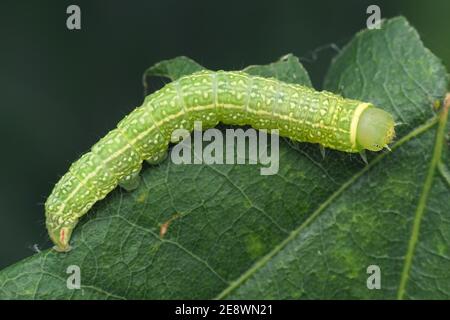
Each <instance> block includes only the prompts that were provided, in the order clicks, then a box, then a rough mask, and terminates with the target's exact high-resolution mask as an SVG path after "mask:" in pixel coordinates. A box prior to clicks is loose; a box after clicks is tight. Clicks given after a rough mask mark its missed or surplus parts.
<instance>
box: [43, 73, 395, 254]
mask: <svg viewBox="0 0 450 320" xmlns="http://www.w3.org/2000/svg"><path fill="white" fill-rule="evenodd" d="M194 121H202V127H203V129H207V128H211V127H214V126H216V125H217V124H218V123H219V122H222V123H225V124H233V125H251V126H252V127H254V128H255V129H268V130H270V129H278V130H279V134H280V135H281V136H285V137H288V138H290V139H292V140H297V141H304V142H312V143H319V144H321V145H322V146H324V147H328V148H332V149H336V150H340V151H344V152H360V151H362V150H364V149H369V150H373V151H378V150H381V149H382V148H383V147H387V145H388V144H389V143H390V142H391V141H392V139H393V137H394V120H393V118H392V116H391V115H390V114H389V113H387V112H385V111H383V110H382V109H379V108H376V107H374V106H373V105H372V104H370V103H366V102H362V101H357V100H351V99H345V98H343V97H341V96H339V95H336V94H333V93H330V92H325V91H322V92H319V91H315V90H314V89H311V88H308V87H304V86H301V85H296V84H288V83H285V82H281V81H278V80H275V79H272V78H263V77H258V76H251V75H248V74H246V73H244V72H238V71H217V72H213V71H200V72H197V73H194V74H192V75H188V76H184V77H181V78H179V79H178V80H176V81H174V82H171V83H169V84H167V85H166V86H164V87H163V88H162V89H160V90H158V91H156V92H155V93H153V94H151V95H149V96H147V97H146V98H145V100H144V103H143V104H142V106H140V107H138V108H136V109H135V110H134V111H133V112H131V113H130V114H129V115H127V116H126V117H125V118H124V119H123V120H122V121H120V122H119V124H118V125H117V127H116V128H115V129H114V130H112V131H110V132H109V133H108V134H107V135H106V136H105V137H103V138H102V139H100V140H99V141H98V142H97V143H96V144H95V145H94V146H93V147H92V148H91V151H90V152H88V153H86V154H84V155H83V156H82V157H81V158H80V159H79V160H77V161H76V162H74V163H73V164H72V165H71V166H70V168H69V171H68V172H67V173H66V174H65V175H64V176H63V177H62V178H61V179H60V180H59V182H58V183H57V184H56V185H55V187H54V189H53V191H52V193H51V194H50V196H49V197H48V199H47V201H46V203H45V211H46V226H47V229H48V232H49V236H50V238H51V239H52V241H53V242H54V244H55V249H56V250H58V251H68V250H69V249H70V246H69V241H70V237H71V234H72V230H73V229H74V228H75V226H76V224H77V222H78V220H79V218H80V217H81V216H83V215H84V214H86V213H87V212H88V211H89V209H90V208H91V207H92V206H93V204H94V203H95V202H97V201H98V200H101V199H103V198H104V197H105V196H106V195H107V194H108V193H109V192H110V191H111V190H113V189H114V188H115V187H116V186H117V185H118V184H120V185H121V186H123V187H125V188H129V189H132V188H133V187H135V186H136V181H137V178H138V173H139V171H140V170H141V165H142V162H143V161H144V160H146V161H149V162H150V163H155V162H158V161H159V160H161V159H162V158H163V157H164V156H165V154H166V152H167V149H168V145H169V143H170V138H171V134H172V132H173V131H174V130H175V129H181V128H183V129H187V130H188V131H192V130H193V128H194Z"/></svg>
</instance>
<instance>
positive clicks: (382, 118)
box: [356, 107, 395, 151]
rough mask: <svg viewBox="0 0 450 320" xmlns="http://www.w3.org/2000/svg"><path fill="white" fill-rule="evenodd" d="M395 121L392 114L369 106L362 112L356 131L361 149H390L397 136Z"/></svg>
mask: <svg viewBox="0 0 450 320" xmlns="http://www.w3.org/2000/svg"><path fill="white" fill-rule="evenodd" d="M394 127H395V122H394V118H393V117H392V115H391V114H390V113H388V112H386V111H384V110H382V109H379V108H375V107H372V108H367V109H366V110H364V112H363V113H362V114H361V117H360V118H359V122H358V128H357V131H356V141H357V143H358V146H359V148H360V149H367V150H370V151H380V150H382V149H383V148H387V149H389V146H388V145H389V144H390V143H391V142H392V140H393V139H394V138H395V129H394Z"/></svg>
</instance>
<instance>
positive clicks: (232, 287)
mask: <svg viewBox="0 0 450 320" xmlns="http://www.w3.org/2000/svg"><path fill="white" fill-rule="evenodd" d="M439 120H440V117H439V116H434V117H432V118H430V119H429V120H428V121H426V122H425V123H424V124H422V125H420V126H418V127H416V128H415V129H413V130H411V131H410V132H409V133H408V134H407V135H405V136H403V137H402V138H401V139H400V140H398V141H397V142H396V143H395V144H394V145H393V146H392V147H391V149H392V151H394V150H396V149H398V148H399V147H400V146H401V145H403V144H404V143H406V142H408V141H409V140H411V139H413V138H414V137H417V136H419V135H420V134H422V133H424V132H426V131H427V130H429V129H430V128H432V127H433V126H434V125H435V124H436V123H437V122H438V121H439ZM388 154H389V153H382V154H380V155H378V156H377V157H375V158H374V159H373V160H372V161H371V162H370V163H369V164H368V165H366V166H365V167H364V168H363V169H362V170H360V171H359V172H357V173H355V174H354V175H353V176H352V177H351V178H350V179H349V180H347V182H345V183H344V184H343V185H342V186H341V187H340V188H339V189H337V190H336V191H335V192H334V193H333V194H332V195H331V196H330V197H329V198H328V199H327V200H326V201H325V202H323V203H322V204H321V205H320V206H319V207H318V208H317V209H316V210H315V211H314V212H313V213H312V214H311V215H310V216H309V217H308V219H306V220H305V221H304V222H303V223H302V224H301V225H300V226H299V227H298V228H296V229H294V230H293V231H292V232H291V233H290V235H289V236H288V237H287V238H286V239H284V240H283V241H282V242H280V243H279V244H278V245H276V246H275V247H274V248H273V249H272V250H271V251H270V252H269V253H268V254H266V255H265V256H263V257H262V258H261V259H259V260H258V261H256V262H255V263H254V264H253V265H252V266H251V267H250V268H249V269H248V270H247V271H245V272H244V273H243V274H242V275H241V276H240V277H238V278H237V279H236V280H234V281H232V282H231V283H230V285H229V286H228V287H226V288H225V289H224V290H222V292H220V293H219V294H218V295H217V296H216V297H215V298H213V299H215V300H218V299H224V298H225V297H226V296H228V295H229V294H230V293H231V292H232V291H234V290H236V289H237V288H238V287H239V286H240V285H241V284H243V283H244V282H245V281H246V280H247V279H249V278H250V277H251V276H252V275H253V274H254V273H256V272H257V271H258V270H259V269H261V268H262V267H263V266H265V265H266V264H267V262H269V261H270V259H271V258H272V257H274V256H275V255H276V254H277V253H278V252H280V251H281V250H282V249H284V248H285V247H286V246H287V245H288V244H289V243H290V242H291V241H292V240H294V239H295V238H296V237H297V236H298V235H299V234H300V232H301V231H302V230H303V229H305V228H306V227H307V226H309V225H310V224H311V223H312V221H314V220H315V219H316V218H317V217H318V216H319V215H320V213H322V212H323V211H324V210H325V209H326V208H327V207H328V206H329V205H330V204H331V203H332V202H333V201H334V200H335V199H336V198H338V197H339V196H340V195H341V194H342V193H343V192H344V191H345V190H346V189H348V188H349V187H350V186H352V185H353V184H354V183H355V182H356V181H357V180H358V179H359V178H360V177H361V176H363V175H364V174H365V173H366V172H368V171H369V170H370V169H371V168H372V167H374V166H375V165H376V164H377V163H378V162H380V161H381V160H382V159H384V158H385V157H386V156H387V155H388ZM433 159H434V156H433Z"/></svg>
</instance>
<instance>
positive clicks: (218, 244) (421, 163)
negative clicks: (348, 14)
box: [0, 18, 450, 299]
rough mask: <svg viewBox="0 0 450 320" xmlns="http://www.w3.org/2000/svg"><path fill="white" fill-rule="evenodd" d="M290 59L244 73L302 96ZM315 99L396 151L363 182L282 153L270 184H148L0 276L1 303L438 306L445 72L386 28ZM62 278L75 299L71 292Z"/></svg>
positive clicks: (348, 55) (443, 234)
mask: <svg viewBox="0 0 450 320" xmlns="http://www.w3.org/2000/svg"><path fill="white" fill-rule="evenodd" d="M382 48H384V50H382ZM387 51H389V52H391V55H390V54H388V53H389V52H387ZM293 59H296V58H295V57H293V56H290V57H288V58H287V59H284V60H283V59H282V60H281V61H280V62H278V63H275V64H271V65H268V66H266V67H264V66H260V67H249V68H248V69H246V71H248V72H252V73H253V74H261V75H264V76H275V77H277V76H279V77H280V78H282V77H284V78H282V79H283V80H284V81H292V82H297V83H303V84H305V85H309V84H310V82H309V79H308V77H307V75H306V73H305V72H304V71H303V68H302V67H301V66H300V65H299V64H297V62H296V61H292V60H293ZM286 61H291V62H289V63H287V62H286ZM183 68H185V67H183V66H180V69H183ZM164 70H166V71H161V72H160V73H159V75H162V76H166V75H171V74H174V71H173V70H175V68H174V67H173V66H171V63H170V62H167V66H166V67H165V69H164ZM169 70H172V71H169ZM372 71H374V72H375V73H372ZM382 71H383V72H382ZM286 75H290V76H288V77H287V78H286V77H285V76H286ZM294 75H295V77H294ZM299 79H300V80H299ZM325 86H326V88H327V89H328V90H333V91H339V92H342V93H343V94H344V95H346V96H348V97H352V98H364V99H366V100H369V101H372V102H374V103H376V104H377V105H379V106H380V107H383V108H386V109H387V110H391V111H393V112H394V113H395V115H396V117H397V120H399V119H400V120H403V121H404V123H405V125H404V126H403V128H402V129H401V130H400V131H399V132H400V133H399V135H398V137H397V140H396V142H395V144H394V145H393V151H392V152H381V153H374V154H372V155H371V157H369V159H370V160H369V165H368V166H366V165H364V163H363V162H362V161H361V160H359V159H358V157H356V156H354V155H350V154H345V153H341V152H334V151H328V150H327V156H326V158H325V160H323V159H322V156H321V153H320V151H319V150H318V148H317V146H314V145H310V144H299V143H295V144H294V143H292V142H290V141H288V140H284V141H281V143H280V169H279V172H278V174H276V175H272V176H261V175H260V172H259V169H260V167H259V166H256V165H192V166H189V165H184V166H180V165H174V164H172V163H171V162H170V161H165V162H164V163H162V164H161V165H159V166H155V167H150V168H146V169H145V170H144V171H143V181H144V183H143V184H142V185H141V187H140V188H139V189H137V190H136V191H134V192H131V193H126V192H124V191H121V190H120V189H118V190H115V191H114V192H113V193H112V194H111V195H109V196H108V197H107V198H106V199H105V200H103V201H101V202H100V203H98V204H97V205H96V206H95V207H94V209H93V210H92V212H90V213H89V214H88V215H87V216H86V217H85V218H84V219H83V220H82V221H81V223H80V225H79V226H78V227H77V229H76V230H75V232H74V235H73V241H72V245H73V246H74V249H73V250H72V251H71V252H69V253H67V254H59V253H56V252H54V251H50V250H47V251H44V252H41V253H39V254H36V255H34V256H32V257H30V258H28V259H25V260H23V261H21V262H19V263H17V264H15V265H13V266H11V267H9V268H6V269H4V270H3V271H2V272H0V298H3V299H4V298H27V299H29V298H38V299H45V298H52V299H57V298H63V299H80V298H81V299H127V298H128V299H129V298H154V299H164V298H170V299H182V298H190V299H198V298H203V299H209V298H231V299H243V298H245V299H251V298H265V299H270V298H280V299H283V298H290V299H292V298H293V299H297V298H300V299H314V298H364V299H371V298H447V299H448V298H449V297H450V278H449V277H448V276H447V272H448V271H447V270H449V268H450V248H449V239H450V218H449V216H448V215H449V212H450V202H449V201H448V199H449V192H450V183H449V179H448V168H449V165H450V159H449V152H448V146H447V144H444V136H445V133H446V132H447V131H448V127H446V121H447V114H446V112H444V111H445V110H446V109H444V108H441V110H440V111H439V113H435V112H434V111H433V105H434V101H436V100H439V101H442V99H443V95H444V93H445V88H446V86H447V75H446V71H445V69H444V68H443V67H442V65H441V64H440V62H439V61H438V60H437V59H436V58H435V57H434V56H433V55H431V54H430V53H429V52H428V50H426V49H425V48H424V47H423V45H422V43H421V42H420V39H419V38H418V36H417V33H416V32H415V31H414V30H413V29H412V28H411V27H410V26H409V25H408V23H407V22H406V20H405V19H404V18H395V19H391V20H387V21H385V22H384V23H383V24H382V28H381V29H380V30H370V31H369V30H368V31H363V32H361V33H359V34H358V35H357V36H356V37H355V39H354V40H352V41H351V42H350V43H349V45H348V46H347V47H346V48H345V49H344V50H343V51H342V53H341V54H340V55H339V56H338V57H337V58H336V60H335V61H334V63H333V65H332V66H331V68H330V72H329V74H328V75H327V78H326V81H325ZM447 109H448V108H447ZM446 128H447V130H446ZM70 265H77V266H79V267H80V270H81V290H70V289H67V287H66V279H67V277H68V276H69V275H68V274H67V273H66V270H67V268H68V267H69V266H70ZM370 265H377V266H379V268H380V271H381V289H379V290H377V289H373V290H369V289H368V288H367V278H368V277H369V276H370V275H369V274H368V273H367V268H368V266H370Z"/></svg>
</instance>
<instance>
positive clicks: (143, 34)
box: [0, 0, 450, 269]
mask: <svg viewBox="0 0 450 320" xmlns="http://www.w3.org/2000/svg"><path fill="white" fill-rule="evenodd" d="M70 4H77V5H79V6H80V8H81V12H82V30H80V31H69V30H68V29H67V28H66V18H67V14H66V8H67V6H68V5H70ZM370 4H377V5H379V6H380V8H381V14H382V17H383V18H387V17H393V16H396V15H399V14H402V15H405V16H406V17H407V18H408V19H409V21H410V22H411V24H412V25H413V26H414V27H415V28H416V29H417V30H418V31H419V33H420V35H421V37H422V39H423V41H424V42H425V45H426V46H427V47H428V48H430V49H431V51H433V52H434V53H435V54H436V55H437V56H439V57H440V58H441V59H443V61H444V63H445V64H446V65H447V66H450V40H449V37H448V32H449V31H450V19H449V18H448V13H449V12H450V1H448V0H433V1H412V0H408V1H406V0H405V1H399V0H397V1H392V0H390V1H362V0H351V1H350V0H347V1H319V0H316V1H311V0H310V1H281V0H277V1H266V0H258V1H234V0H227V1H211V0H209V1H206V0H205V1H194V0H192V1H181V0H178V1H175V0H164V1H156V0H154V1H127V2H125V1H106V0H102V1H100V0H97V1H93V0H91V1H77V0H73V1H61V0H53V1H31V0H30V1H20V0H16V1H5V0H3V1H2V2H1V4H0V41H1V49H0V67H1V69H0V93H1V100H2V101H1V104H0V119H1V127H0V130H1V131H0V133H1V137H2V148H1V156H0V164H1V167H0V168H1V169H0V170H1V171H0V173H1V184H0V269H1V268H3V267H5V266H7V265H10V264H12V263H14V262H16V261H18V260H19V259H21V258H24V257H26V256H29V255H31V254H33V246H35V245H37V246H38V247H39V248H40V249H43V248H47V247H49V246H50V243H49V242H48V240H47V235H46V231H45V226H44V208H43V203H44V202H45V199H46V196H47V195H48V194H49V193H50V191H51V189H52V187H53V185H54V183H56V181H57V180H58V178H59V177H60V176H61V175H62V174H64V173H65V171H66V170H67V169H68V166H69V165H70V163H71V162H72V161H74V160H76V159H77V158H78V157H79V156H80V155H81V154H82V153H83V152H84V151H87V150H88V149H89V147H90V146H91V145H92V144H94V143H95V142H96V141H97V140H98V139H99V138H100V137H102V136H103V135H104V134H105V133H107V132H108V131H109V130H110V129H112V128H113V127H114V126H115V125H116V123H117V122H118V121H119V120H120V119H121V118H122V117H123V116H124V115H125V114H127V113H129V112H130V111H131V110H132V109H133V108H134V107H136V106H138V105H139V104H140V103H141V101H142V98H143V95H142V85H141V75H142V72H143V71H144V70H145V69H146V68H147V67H148V66H150V65H152V64H154V63H155V62H158V61H160V60H163V59H168V58H172V57H175V56H178V55H187V56H189V57H191V58H193V59H195V60H196V61H198V62H199V63H201V64H203V65H204V66H206V67H208V68H211V69H241V68H243V67H245V66H247V65H249V64H264V63H268V62H271V61H274V60H276V59H278V58H279V57H280V56H281V55H284V54H285V53H289V52H292V53H294V54H295V55H297V56H299V57H301V61H302V62H303V64H304V66H305V67H306V69H307V70H308V71H309V72H310V75H311V78H312V80H313V84H314V85H315V87H316V88H320V87H321V83H322V79H323V77H324V75H325V72H326V70H327V68H328V66H329V63H330V60H331V58H332V57H333V56H334V55H335V54H336V51H335V49H333V47H334V46H337V47H338V48H342V46H343V45H345V44H346V43H347V42H348V41H349V40H350V39H351V38H352V36H353V35H354V34H355V32H357V31H358V30H360V29H363V28H365V26H366V19H367V17H368V15H367V14H366V8H367V6H368V5H370ZM163 83H164V82H163V80H159V81H154V82H153V83H152V89H157V88H158V87H160V86H161V85H163Z"/></svg>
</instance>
